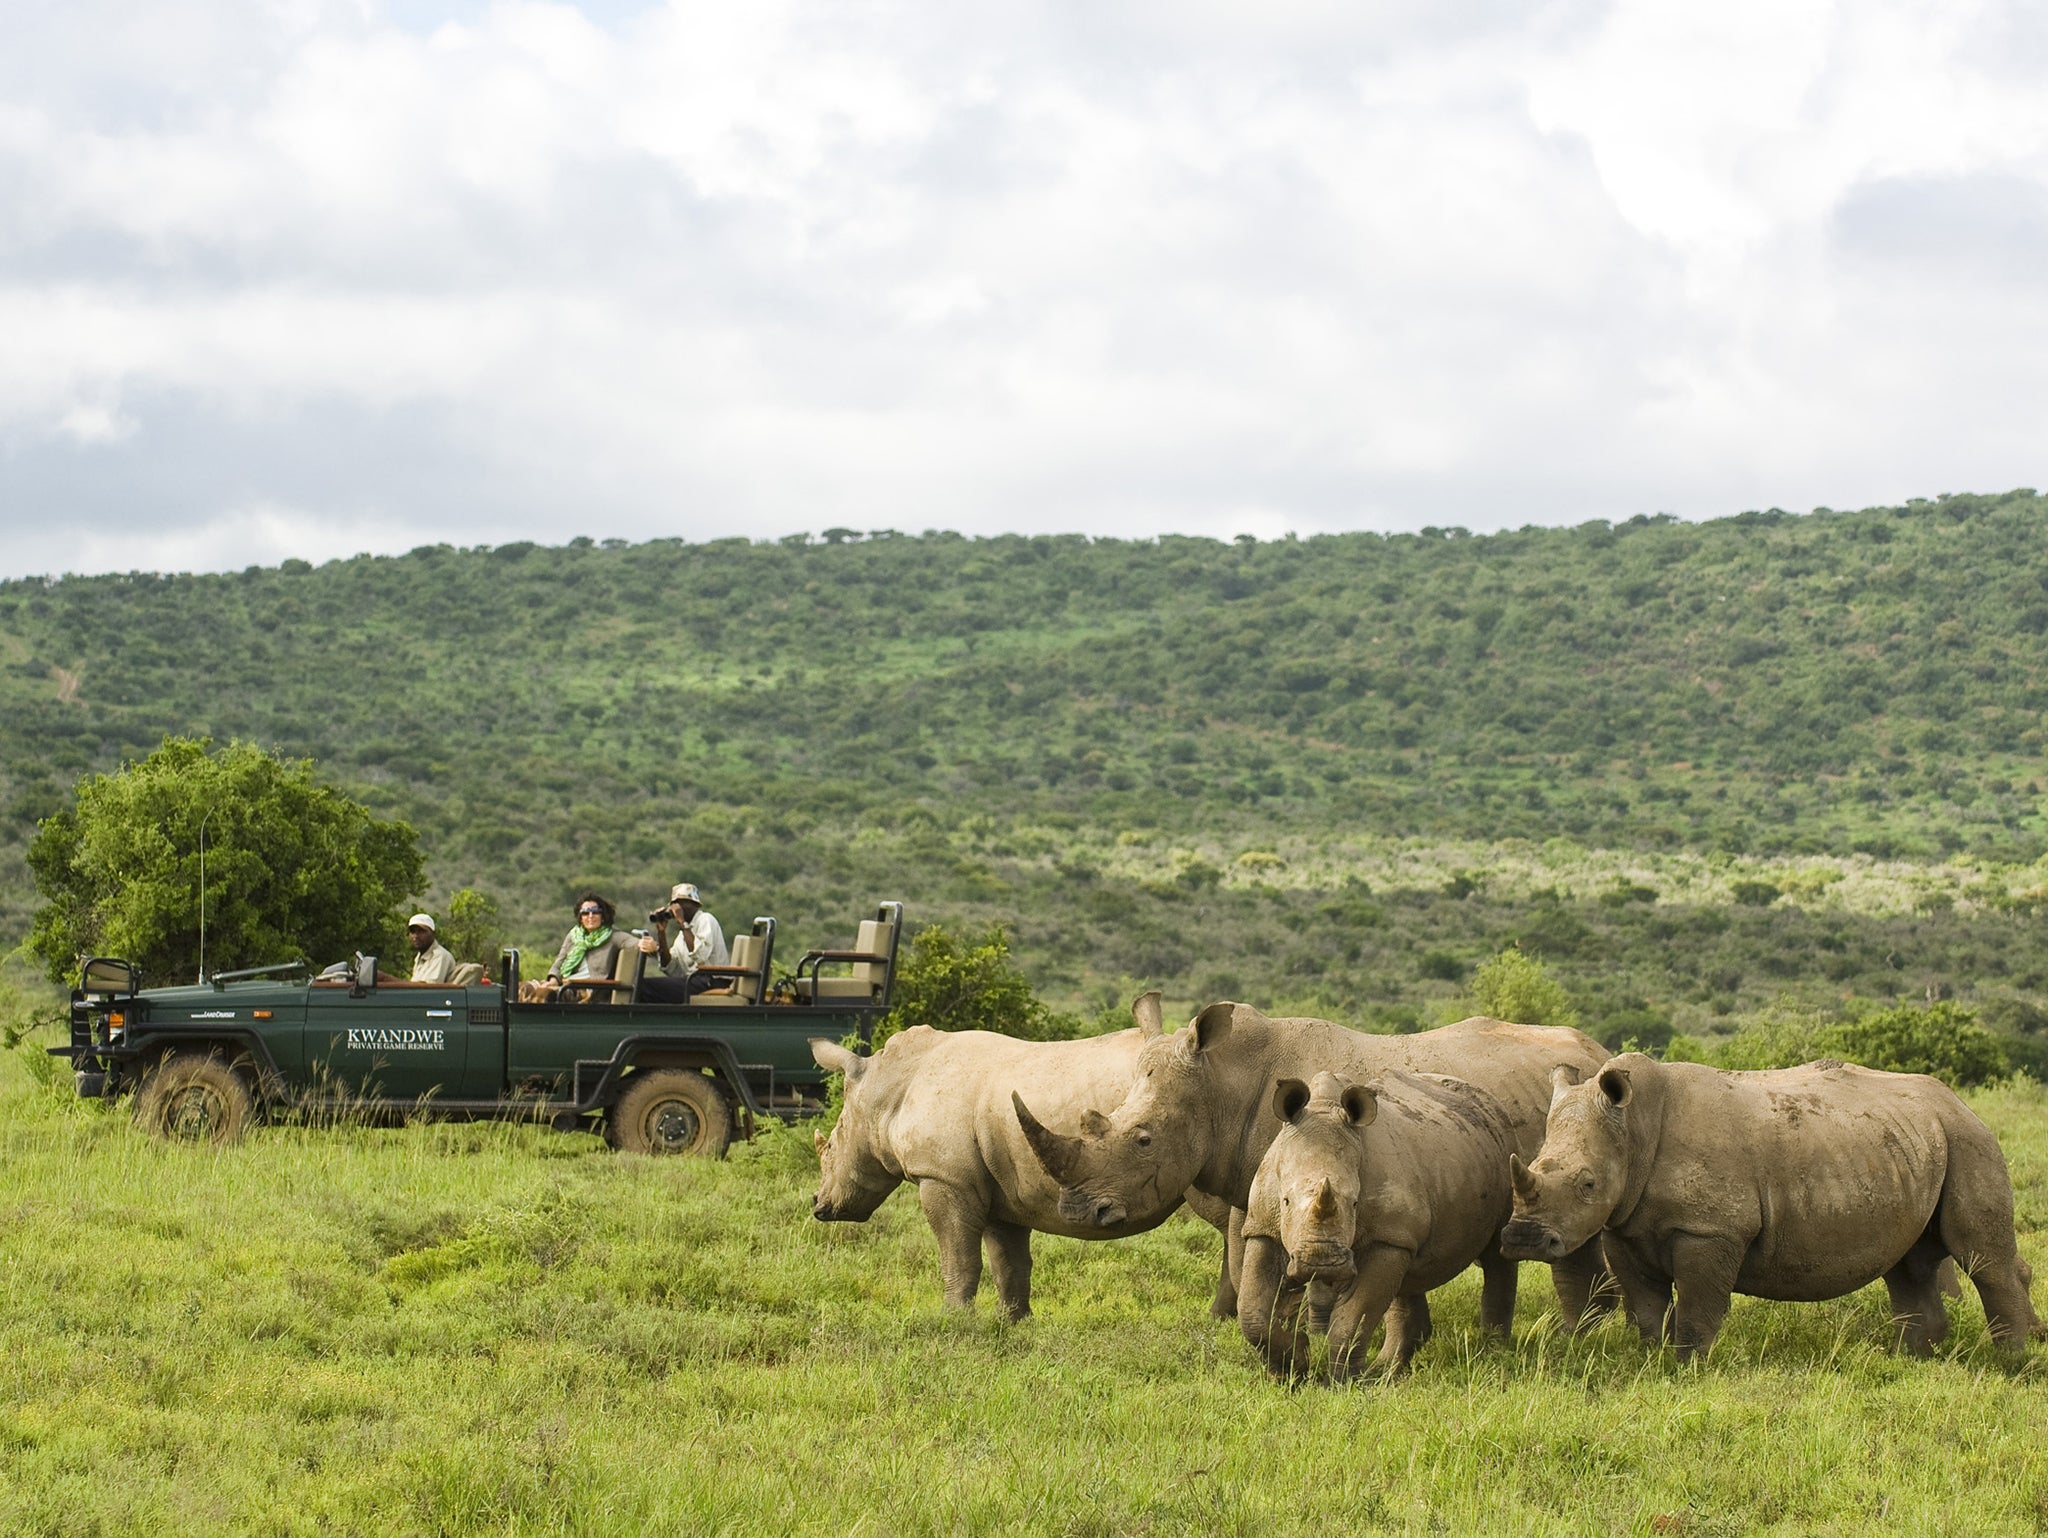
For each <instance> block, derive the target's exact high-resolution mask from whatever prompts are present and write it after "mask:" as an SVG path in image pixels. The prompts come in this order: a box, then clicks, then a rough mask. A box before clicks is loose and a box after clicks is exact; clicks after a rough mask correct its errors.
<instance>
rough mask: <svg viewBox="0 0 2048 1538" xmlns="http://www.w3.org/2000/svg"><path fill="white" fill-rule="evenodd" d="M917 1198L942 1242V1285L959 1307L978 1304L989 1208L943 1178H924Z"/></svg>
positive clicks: (935, 1234)
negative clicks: (982, 1253) (942, 1179)
mask: <svg viewBox="0 0 2048 1538" xmlns="http://www.w3.org/2000/svg"><path fill="white" fill-rule="evenodd" d="M917 1200H918V1203H919V1204H920V1205H921V1206H922V1207H923V1208H924V1217H925V1221H926V1222H927V1223H929V1224H931V1226H932V1236H933V1237H934V1238H936V1239H937V1240H938V1241H939V1284H940V1286H941V1287H943V1288H944V1289H945V1294H946V1301H947V1302H948V1303H949V1304H951V1305H952V1306H953V1307H955V1308H972V1307H974V1295H975V1293H977V1292H979V1291H980V1290H981V1235H982V1230H983V1229H984V1228H985V1227H987V1224H988V1209H987V1206H986V1205H985V1204H984V1203H981V1202H977V1201H975V1200H974V1199H973V1198H972V1197H971V1196H969V1195H968V1193H966V1192H965V1191H962V1190H961V1189H960V1188H959V1187H958V1186H949V1185H947V1184H946V1183H945V1182H944V1181H941V1180H929V1179H927V1180H920V1181H919V1182H918V1183H917Z"/></svg>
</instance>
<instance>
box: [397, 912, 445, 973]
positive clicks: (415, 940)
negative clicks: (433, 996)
mask: <svg viewBox="0 0 2048 1538" xmlns="http://www.w3.org/2000/svg"><path fill="white" fill-rule="evenodd" d="M405 932H406V934H407V935H409V936H410V937H411V939H412V948H413V950H414V952H416V954H415V955H414V956H413V958H412V980H413V981H414V982H416V983H445V982H448V981H449V980H450V979H452V978H453V977H454V976H455V956H454V953H453V952H451V951H450V950H449V949H448V947H447V946H445V945H443V944H442V943H441V941H440V939H439V938H438V937H437V935H436V933H435V930H434V916H433V915H432V914H431V913H415V914H414V915H413V916H412V917H411V918H409V919H407V920H406V921H405Z"/></svg>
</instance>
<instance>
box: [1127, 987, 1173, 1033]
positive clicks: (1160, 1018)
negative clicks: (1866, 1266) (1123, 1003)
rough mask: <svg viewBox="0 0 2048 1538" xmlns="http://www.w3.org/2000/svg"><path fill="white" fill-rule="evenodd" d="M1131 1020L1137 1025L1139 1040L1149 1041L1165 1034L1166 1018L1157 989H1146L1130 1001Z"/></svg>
mask: <svg viewBox="0 0 2048 1538" xmlns="http://www.w3.org/2000/svg"><path fill="white" fill-rule="evenodd" d="M1131 1018H1132V1019H1133V1020H1135V1021H1136V1022H1137V1023H1138V1036H1139V1039H1140V1040H1143V1041H1150V1040H1151V1039H1152V1038H1153V1037H1155V1036H1163V1035H1165V1034H1166V1016H1165V1013H1164V1011H1163V1010H1162V1008H1161V999H1160V993H1159V990H1158V989H1157V988H1151V989H1148V990H1147V991H1145V992H1144V993H1141V994H1139V995H1138V996H1137V997H1136V998H1135V999H1132V1000H1131Z"/></svg>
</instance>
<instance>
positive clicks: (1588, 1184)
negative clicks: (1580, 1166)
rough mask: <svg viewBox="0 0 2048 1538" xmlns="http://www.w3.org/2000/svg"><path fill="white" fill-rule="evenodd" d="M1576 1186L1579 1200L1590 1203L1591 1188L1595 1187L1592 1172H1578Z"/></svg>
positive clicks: (1591, 1196)
mask: <svg viewBox="0 0 2048 1538" xmlns="http://www.w3.org/2000/svg"><path fill="white" fill-rule="evenodd" d="M1576 1184H1577V1186H1578V1190H1579V1197H1580V1199H1581V1200H1583V1201H1591V1200H1592V1199H1593V1187H1594V1185H1595V1181H1594V1179H1593V1172H1592V1171H1591V1170H1580V1171H1579V1178H1578V1180H1577V1182H1576Z"/></svg>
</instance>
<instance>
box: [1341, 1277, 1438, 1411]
mask: <svg viewBox="0 0 2048 1538" xmlns="http://www.w3.org/2000/svg"><path fill="white" fill-rule="evenodd" d="M1414 1258H1415V1257H1414V1256H1413V1255H1412V1254H1411V1253H1410V1252H1409V1251H1407V1250H1397V1249H1395V1248H1394V1247H1393V1246H1392V1245H1390V1244H1369V1245H1367V1246H1366V1247H1365V1250H1364V1252H1363V1253H1362V1254H1360V1255H1359V1257H1358V1276H1357V1278H1356V1280H1354V1281H1353V1282H1352V1284H1351V1290H1350V1291H1349V1292H1347V1293H1345V1294H1344V1296H1343V1297H1342V1298H1340V1299H1339V1300H1338V1302H1337V1306H1336V1307H1335V1308H1334V1309H1332V1310H1331V1312H1330V1381H1331V1382H1332V1383H1348V1382H1350V1381H1351V1380H1352V1379H1353V1378H1355V1377H1358V1376H1360V1375H1361V1374H1372V1375H1375V1376H1386V1377H1395V1376H1398V1375H1399V1374H1401V1373H1403V1372H1406V1371H1407V1370H1408V1360H1409V1358H1410V1357H1412V1356H1414V1355H1415V1353H1416V1351H1417V1350H1418V1349H1419V1348H1420V1347H1421V1345H1422V1343H1423V1341H1425V1340H1427V1339H1428V1338H1429V1331H1430V1322H1429V1303H1428V1301H1427V1300H1426V1299H1424V1298H1423V1297H1421V1296H1420V1295H1419V1294H1417V1295H1414V1296H1412V1297H1402V1293H1401V1287H1402V1284H1403V1283H1404V1282H1406V1281H1407V1280H1408V1266H1409V1263H1410V1262H1411V1261H1412V1260H1414ZM1396 1298H1400V1299H1401V1301H1402V1303H1403V1305H1404V1306H1403V1307H1401V1308H1399V1309H1395V1308H1394V1300H1395V1299H1396ZM1417 1305H1420V1306H1419V1307H1418V1306H1417ZM1382 1318H1384V1319H1385V1320H1386V1322H1387V1339H1386V1343H1385V1345H1383V1346H1382V1347H1381V1348H1380V1354H1379V1355H1378V1356H1377V1357H1375V1358H1374V1359H1373V1361H1372V1363H1371V1364H1370V1366H1368V1365H1367V1364H1365V1363H1363V1362H1361V1361H1359V1360H1358V1359H1359V1358H1360V1357H1361V1356H1363V1355H1364V1354H1365V1347H1366V1345H1367V1344H1368V1343H1369V1342H1370V1341H1371V1340H1372V1327H1373V1326H1374V1325H1375V1324H1377V1323H1378V1322H1379V1321H1380V1320H1381V1319H1382Z"/></svg>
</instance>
